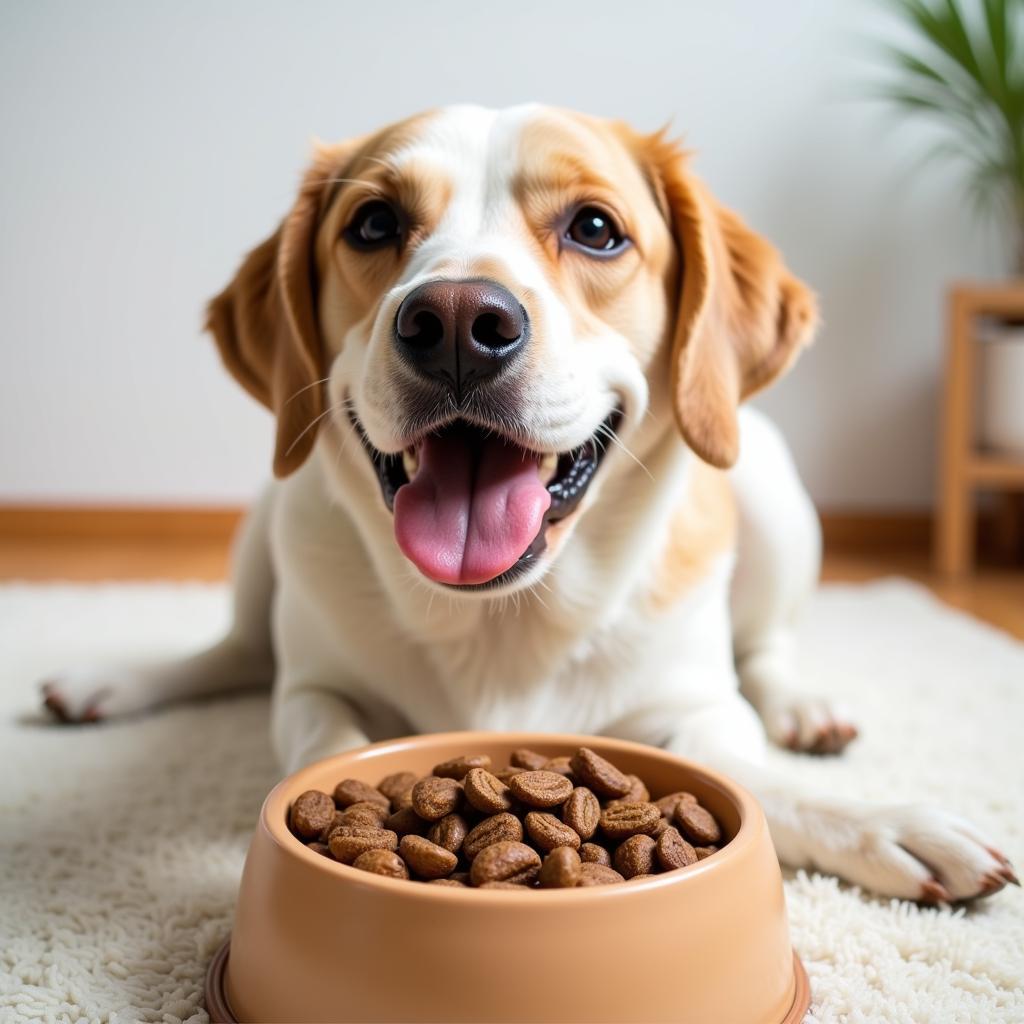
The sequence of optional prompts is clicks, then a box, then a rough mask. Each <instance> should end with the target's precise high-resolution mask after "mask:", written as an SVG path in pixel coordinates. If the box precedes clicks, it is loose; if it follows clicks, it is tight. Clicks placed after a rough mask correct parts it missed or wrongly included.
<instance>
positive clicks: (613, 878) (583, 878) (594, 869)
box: [576, 861, 625, 888]
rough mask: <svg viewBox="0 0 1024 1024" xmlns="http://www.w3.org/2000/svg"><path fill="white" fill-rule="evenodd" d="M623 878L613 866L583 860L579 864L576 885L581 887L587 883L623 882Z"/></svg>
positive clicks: (609, 883)
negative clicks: (578, 875)
mask: <svg viewBox="0 0 1024 1024" xmlns="http://www.w3.org/2000/svg"><path fill="white" fill-rule="evenodd" d="M624 881H625V879H624V878H623V877H622V875H620V874H619V873H618V871H616V870H615V869H614V868H609V867H606V866H605V865H604V864H594V863H591V862H589V861H584V862H583V864H581V865H580V880H579V881H578V882H577V883H576V885H577V887H579V888H583V887H585V886H589V885H611V884H612V883H613V882H624Z"/></svg>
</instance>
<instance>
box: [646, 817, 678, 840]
mask: <svg viewBox="0 0 1024 1024" xmlns="http://www.w3.org/2000/svg"><path fill="white" fill-rule="evenodd" d="M673 827H674V826H673V825H672V822H671V821H669V820H668V818H666V817H665V816H664V815H662V817H660V818H659V819H658V822H657V824H656V825H655V826H654V828H653V829H652V830H651V831H650V832H648V833H647V834H648V835H651V836H654V838H655V839H658V838H659V837H660V836H661V834H662V833H663V832H664V831H665V830H666V829H669V828H673Z"/></svg>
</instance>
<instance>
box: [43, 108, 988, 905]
mask: <svg viewBox="0 0 1024 1024" xmlns="http://www.w3.org/2000/svg"><path fill="white" fill-rule="evenodd" d="M534 112H535V108H516V109H514V110H512V111H511V112H500V113H494V112H488V111H481V110H479V109H477V108H454V109H453V110H451V111H449V112H446V113H444V114H442V115H440V116H439V117H438V118H437V119H436V120H435V121H434V122H432V123H431V124H430V125H429V126H428V130H427V131H425V132H424V134H423V136H422V138H420V139H419V140H418V141H417V142H416V143H415V144H414V153H415V157H416V159H417V161H426V162H428V163H430V164H432V165H435V166H437V167H439V168H442V169H444V172H445V173H446V174H447V175H448V176H449V179H450V180H451V182H452V184H453V198H452V201H451V204H450V207H449V208H448V210H447V211H446V214H445V216H444V219H443V221H442V223H441V224H440V225H439V226H438V228H437V230H436V231H435V232H434V233H433V234H432V236H431V237H430V238H429V239H428V240H426V241H425V242H424V244H423V245H422V246H421V247H420V249H419V250H418V251H417V252H416V253H415V255H414V256H413V258H411V259H410V261H409V263H408V265H407V266H406V268H405V270H404V272H403V274H402V277H401V279H400V280H399V281H398V282H397V283H396V284H395V285H394V286H393V288H392V289H391V290H390V292H389V293H388V295H387V296H385V298H384V300H383V301H382V302H381V304H380V307H379V311H378V313H377V315H376V318H375V321H374V323H372V324H370V325H360V329H361V330H364V328H365V330H364V333H363V334H362V335H361V336H358V337H353V333H354V332H353V331H350V332H349V334H348V336H345V337H338V336H336V335H334V334H332V325H331V324H330V323H329V322H325V323H324V325H323V326H324V331H325V334H326V335H327V341H328V345H329V348H330V349H331V351H332V352H335V353H338V355H337V358H336V359H335V360H334V363H333V366H332V367H331V372H330V380H329V394H330V398H331V401H332V402H333V403H335V405H336V406H337V408H338V410H343V408H344V400H345V398H346V396H347V395H348V396H351V399H352V401H353V404H354V407H355V410H356V412H357V414H358V416H359V418H360V420H361V422H362V423H363V424H364V426H365V429H366V431H367V433H368V435H369V437H370V439H371V440H372V441H373V443H374V444H375V445H376V446H377V447H378V448H380V449H382V450H385V451H398V450H400V449H401V448H402V447H403V446H404V445H405V443H407V442H406V441H405V439H404V438H403V436H402V425H401V420H400V418H399V415H398V411H397V410H396V402H395V401H394V400H393V392H392V384H391V382H392V381H393V380H394V377H395V374H396V373H397V372H399V371H398V369H397V368H396V365H395V357H394V353H393V346H392V345H391V344H390V324H391V321H392V319H393V317H394V313H395V310H396V309H397V307H398V305H399V304H400V302H401V300H402V298H403V297H404V296H405V295H406V294H408V293H409V291H410V290H411V289H412V288H414V287H416V286H417V285H418V284H419V283H421V282H422V281H424V280H427V279H429V278H431V277H435V276H438V275H439V274H454V275H455V276H460V275H467V274H472V273H473V270H474V266H475V264H476V263H477V262H478V261H479V260H480V259H481V258H483V257H487V258H489V259H491V260H497V261H499V263H500V265H501V266H502V267H503V271H504V276H505V278H506V279H507V280H508V281H514V282H517V284H518V286H519V288H520V289H521V290H522V292H524V293H528V294H529V296H530V301H531V303H532V304H533V308H534V309H535V310H536V311H537V313H538V317H537V319H538V322H540V323H542V324H543V325H544V329H545V330H546V331H548V332H549V335H548V340H550V338H551V332H555V333H557V335H558V342H559V343H558V344H557V345H555V344H547V345H546V347H545V348H544V364H543V374H542V375H541V376H540V377H539V378H537V379H536V380H534V381H532V382H531V385H532V386H531V388H530V390H529V393H528V397H527V399H526V401H525V402H524V407H523V409H522V418H521V423H520V427H521V431H522V437H523V438H524V439H525V441H526V443H529V445H530V447H533V448H536V449H538V450H547V451H561V450H565V449H567V448H569V447H572V446H573V445H576V444H579V443H581V442H582V441H583V440H585V439H586V438H587V437H589V436H590V435H591V433H593V431H594V430H595V427H596V426H597V424H599V423H600V422H601V420H602V419H603V418H604V417H605V416H606V415H607V413H608V411H609V410H610V408H611V407H612V405H613V403H614V400H615V396H619V398H620V399H621V400H622V401H623V402H624V405H625V409H626V414H627V415H626V419H625V422H624V425H623V429H622V431H621V434H622V438H623V440H624V442H625V443H626V444H628V445H629V446H630V447H631V448H632V449H633V450H634V451H635V452H636V453H638V454H639V456H640V460H639V461H638V460H636V459H633V458H631V457H630V455H629V454H628V453H627V452H626V451H624V450H621V449H619V448H615V449H613V450H612V451H610V453H609V455H608V456H607V458H606V460H605V463H604V465H603V466H602V468H601V470H600V471H599V474H598V478H597V479H596V480H595V482H594V484H593V486H592V488H591V490H590V491H589V492H588V495H587V499H586V502H585V506H584V508H583V510H582V513H581V514H579V515H577V516H576V517H575V522H574V525H573V527H572V529H571V535H570V536H568V537H566V538H565V539H564V540H563V541H562V542H561V544H560V546H559V549H558V551H557V557H555V558H553V559H552V558H547V559H545V560H543V561H542V564H541V565H540V566H539V568H538V569H536V570H534V571H533V572H532V573H531V574H530V575H529V576H528V577H527V578H526V579H525V580H522V581H519V582H518V583H517V584H516V585H514V586H512V587H509V588H506V590H505V591H504V592H490V593H461V592H455V591H453V590H450V589H443V588H441V587H439V586H437V585H434V584H432V583H429V582H427V581H425V580H424V579H423V578H421V577H419V576H418V574H417V573H416V571H415V570H414V569H413V567H412V566H411V565H410V564H409V563H408V562H407V561H406V560H405V558H404V556H403V555H402V554H401V553H400V551H399V549H398V547H397V545H396V544H395V542H394V538H393V535H392V530H393V526H392V521H391V516H390V513H388V512H387V510H386V509H385V508H384V506H383V504H382V502H381V500H380V495H379V491H378V488H377V482H376V479H375V477H374V474H373V472H372V471H371V467H370V463H369V460H368V459H367V457H366V454H365V453H364V451H363V450H362V448H361V445H360V443H359V441H358V439H356V438H355V437H354V435H353V430H352V427H351V425H350V424H349V422H348V419H347V416H346V415H345V414H344V413H343V412H340V411H339V413H338V414H337V415H332V416H330V417H328V418H327V419H326V420H325V422H324V425H323V427H322V429H321V432H320V435H319V438H318V441H317V445H316V447H315V449H314V453H313V456H312V457H311V458H310V459H309V460H307V462H306V463H305V464H304V465H303V466H302V467H301V468H300V469H298V470H297V471H296V472H295V473H294V474H293V475H292V476H290V477H289V478H287V479H286V480H284V481H283V482H276V483H274V484H271V485H270V486H269V487H268V488H267V490H266V491H265V493H264V494H263V496H262V498H261V499H260V501H259V502H258V504H257V506H256V508H255V510H254V512H253V514H252V517H251V519H250V523H249V526H248V527H247V529H246V530H245V532H244V533H243V535H242V537H241V540H240V544H239V550H238V557H237V568H236V574H237V580H236V583H237V587H236V589H237V594H238V600H237V606H236V617H235V626H234V628H233V630H232V633H231V635H230V636H229V637H228V638H226V639H225V640H224V641H223V642H222V643H221V644H220V645H218V647H216V648H215V649H214V650H213V651H212V652H208V653H207V654H205V655H201V656H199V657H198V658H196V659H192V660H190V661H189V662H188V663H185V664H184V665H177V666H173V667H171V668H166V667H165V668H162V669H159V670H146V671H126V672H122V673H114V674H111V673H110V672H109V671H108V672H105V673H99V674H97V673H93V672H85V673H83V672H72V673H67V674H65V675H63V676H61V677H59V678H58V679H56V680H55V681H54V682H53V683H52V684H51V688H50V691H49V693H50V694H51V697H55V698H56V699H57V700H58V701H59V702H62V704H63V707H64V709H65V712H66V713H67V714H68V716H69V717H76V716H79V715H81V714H82V713H83V711H86V710H87V709H90V708H91V709H92V710H93V711H95V712H96V713H98V714H101V715H113V714H120V713H126V712H131V711H137V710H140V709H142V708H145V707H148V706H152V705H153V704H156V703H160V702H163V701H166V700H170V699H180V698H183V697H188V696H196V695H205V694H208V693H212V692H219V691H223V690H225V689H230V688H235V687H238V686H242V685H246V684H249V683H253V682H262V681H265V680H267V679H269V678H270V676H271V675H273V679H274V698H273V699H274V711H273V738H274V743H275V747H276V750H277V752H278V755H279V758H280V760H281V763H282V765H283V766H284V767H285V768H286V769H287V770H288V771H292V770H295V769H296V768H298V767H300V766H302V765H304V764H307V763H309V762H311V761H314V760H317V759H319V758H322V757H326V756H328V755H331V754H334V753H337V752H338V751H341V750H344V749H347V748H349V747H352V746H355V745H358V744H361V743H365V742H366V741H367V740H375V739H380V738H384V737H387V736H394V735H398V734H402V733H408V732H431V731H436V730H449V729H460V728H466V729H527V730H538V731H559V732H562V731H564V732H580V733H603V734H608V735H615V736H623V737H628V738H631V739H636V740H641V741H644V742H648V743H652V744H660V745H665V746H667V747H668V748H670V749H672V750H675V751H677V752H679V753H680V754H684V755H687V756H690V757H694V758H697V759H699V760H702V761H705V762H707V763H709V764H712V765H716V766H718V767H720V768H722V769H723V770H725V771H728V772H730V773H732V774H734V775H735V776H736V777H738V778H739V779H740V780H741V781H743V782H744V783H746V784H747V785H748V786H749V787H750V788H752V789H753V790H754V791H755V792H756V793H757V795H758V796H759V797H760V798H761V799H762V801H763V802H764V805H765V808H766V811H767V813H768V816H769V821H770V824H771V827H772V832H773V836H774V838H775V841H776V843H777V846H778V850H779V853H780V857H781V858H782V859H783V860H784V861H786V862H787V863H789V864H790V865H793V866H813V867H819V868H821V869H823V870H827V871H831V872H835V873H836V874H839V875H841V876H843V877H845V878H847V879H850V880H851V881H854V882H858V883H860V884H862V885H865V886H867V887H870V888H873V889H876V890H878V891H880V892H883V893H889V894H891V895H894V896H901V897H908V898H916V897H919V896H921V895H922V892H923V888H922V887H923V886H925V885H926V884H928V883H930V882H931V881H932V880H934V879H938V880H939V881H940V882H941V884H942V885H943V886H944V887H945V890H946V892H947V893H948V895H949V896H950V897H951V898H954V899H963V898H967V897H970V896H973V895H976V894H978V893H980V892H982V891H983V890H984V889H986V887H990V886H991V884H992V881H993V879H994V878H996V877H997V874H998V872H999V871H1000V870H1001V869H1002V868H1003V867H1004V864H1003V862H1002V861H1001V859H1000V856H999V855H998V854H996V853H994V852H993V851H992V844H991V842H990V841H989V840H987V839H986V838H984V837H982V836H980V835H979V834H978V833H977V832H976V830H974V829H973V828H972V827H971V826H970V825H968V824H967V823H965V822H963V821H961V820H960V819H958V818H956V817H954V816H952V815H950V814H948V813H946V812H944V811H940V810H937V809H933V808H924V807H916V806H914V807H885V806H876V805H868V804H862V803H851V802H849V801H839V800H836V799H832V798H830V797H829V796H828V795H827V794H821V793H805V792H803V791H802V790H801V787H800V786H799V784H798V783H796V782H795V781H794V780H792V779H788V778H785V779H784V778H779V777H776V776H774V775H772V774H770V773H769V772H768V771H767V769H765V768H764V767H763V764H762V760H763V753H764V749H765V740H766V735H765V728H766V727H767V731H768V735H769V736H770V737H771V738H772V739H773V740H774V741H776V742H780V743H789V744H791V745H793V746H796V747H805V748H806V747H810V746H811V745H812V744H813V743H814V742H815V740H816V739H817V738H819V737H820V736H821V735H823V734H828V732H829V730H836V729H839V728H842V727H844V726H845V724H846V717H845V712H844V711H843V710H842V709H837V708H832V707H830V706H828V705H827V704H826V703H825V702H823V701H820V700H816V699H814V698H812V697H809V696H807V695H805V694H804V692H803V691H802V690H801V689H800V687H799V685H798V680H797V679H796V672H795V668H794V652H793V642H792V635H793V628H794V624H795V621H796V617H797V616H798V614H799V612H800V608H801V606H802V604H803V602H804V601H805V600H806V598H807V597H808V595H809V594H810V592H811V590H812V588H813V587H814V585H815V582H816V578H817V573H818V563H819V554H820V540H819V532H818V526H817V520H816V517H815V514H814V510H813V508H812V506H811V503H810V501H809V499H808V497H807V495H806V494H805V492H804V490H803V488H802V486H801V484H800V482H799V479H798V477H797V475H796V471H795V469H794V467H793V464H792V461H791V459H790V457H789V454H788V452H787V450H786V447H785V445H784V443H783V442H782V439H781V438H780V437H779V435H778V433H777V431H776V430H775V429H774V428H773V427H772V426H771V424H769V423H768V422H767V420H765V419H764V418H763V417H762V416H759V415H757V414H755V413H753V412H751V411H745V412H743V413H742V414H741V447H740V450H741V457H740V461H739V463H738V465H737V466H736V468H735V469H734V470H733V472H732V475H731V479H732V483H733V487H734V491H735V495H736V499H737V502H738V507H739V543H738V547H737V550H736V551H735V552H730V553H728V554H724V555H722V556H721V557H720V558H719V559H718V560H717V561H716V562H715V563H714V564H713V565H712V566H711V568H710V571H709V572H708V573H707V575H706V576H705V577H704V578H703V579H701V580H700V581H699V582H698V583H697V584H696V585H695V586H693V587H692V588H691V589H690V590H689V591H688V592H687V593H686V594H685V596H684V597H682V598H681V599H680V600H679V601H678V602H677V603H676V604H675V606H673V607H671V608H670V609H668V610H666V611H664V612H660V613H657V614H655V613H652V611H651V610H650V608H649V606H648V604H647V602H646V600H645V598H646V595H647V594H648V592H649V590H650V581H651V578H652V575H653V573H654V572H655V570H656V568H657V561H658V559H659V557H660V552H661V551H662V550H663V548H664V544H665V541H666V538H667V537H668V535H669V529H670V521H671V519H672V516H673V513H674V512H675V511H676V510H677V509H678V507H679V505H680V503H681V502H683V501H685V489H686V486H687V483H688V474H689V471H690V468H691V466H692V465H693V462H692V460H693V459H694V458H695V456H693V455H692V454H691V453H690V452H689V451H688V450H687V449H686V448H685V447H684V445H683V444H682V443H681V441H680V440H679V439H678V436H677V435H676V434H675V432H674V431H673V430H672V429H670V428H669V421H668V413H667V402H666V397H665V394H664V384H663V383H658V382H657V381H656V380H654V379H653V378H652V382H651V383H650V385H649V383H648V378H647V375H646V374H645V372H644V368H643V367H642V366H640V365H639V364H638V362H637V361H636V359H635V358H634V357H633V356H632V355H631V351H630V346H629V343H628V342H627V340H626V339H624V338H622V337H621V336H619V335H617V334H616V333H615V332H614V331H613V330H611V329H610V328H609V329H607V330H605V331H603V332H601V333H599V334H597V335H595V336H588V337H576V336H575V335H574V332H573V330H572V325H571V320H570V317H569V313H568V311H567V310H566V308H565V307H564V306H563V305H562V303H561V301H560V299H559V297H558V295H557V293H556V291H555V289H554V288H553V287H552V285H551V284H550V283H549V282H548V281H547V280H546V278H545V275H544V273H543V271H542V268H541V267H540V265H539V264H538V263H537V262H536V260H535V259H534V258H533V256H532V255H531V254H530V252H529V250H528V249H527V248H526V247H525V246H524V245H523V244H522V242H521V235H520V234H519V233H517V213H516V210H515V204H514V203H513V201H512V198H511V196H510V194H509V184H510V176H511V174H512V169H513V168H514V166H515V148H516V138H517V132H518V130H519V127H520V126H521V125H522V124H523V123H524V122H525V121H526V120H528V119H529V118H530V117H531V116H534ZM408 155H409V154H404V155H403V154H399V155H398V156H397V157H395V158H393V159H395V160H397V161H401V160H402V159H403V158H404V157H405V156H408ZM328 312H329V311H328ZM324 315H325V310H324V308H323V307H322V308H321V318H322V319H323V318H324ZM542 341H543V339H542ZM649 392H650V393H649ZM641 462H642V464H641ZM271 637H272V649H273V657H272V656H271V653H270V651H271V644H270V643H269V640H270V638H271ZM737 669H738V671H737ZM741 684H742V690H743V694H742V695H741V690H740V687H741ZM744 697H746V698H747V699H744ZM748 700H749V703H748ZM752 705H753V707H752ZM753 708H756V709H757V711H758V712H759V713H760V720H759V718H758V715H757V714H756V713H755V711H754V710H753ZM762 720H763V722H764V724H762Z"/></svg>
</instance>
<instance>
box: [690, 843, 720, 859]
mask: <svg viewBox="0 0 1024 1024" xmlns="http://www.w3.org/2000/svg"><path fill="white" fill-rule="evenodd" d="M693 852H694V853H695V854H697V860H704V858H705V857H710V856H711V854H713V853H718V847H717V846H695V847H694V848H693Z"/></svg>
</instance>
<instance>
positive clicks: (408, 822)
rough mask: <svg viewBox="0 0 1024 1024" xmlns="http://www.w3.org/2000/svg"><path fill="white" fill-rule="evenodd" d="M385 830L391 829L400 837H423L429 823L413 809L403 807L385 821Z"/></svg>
mask: <svg viewBox="0 0 1024 1024" xmlns="http://www.w3.org/2000/svg"><path fill="white" fill-rule="evenodd" d="M384 828H389V829H391V831H392V832H396V833H397V834H398V835H400V836H410V835H412V836H421V835H423V833H424V832H426V830H427V823H426V822H425V821H424V820H423V819H422V818H421V817H420V816H419V815H418V814H417V813H416V812H415V811H414V810H413V809H412V807H403V808H402V809H401V810H399V811H395V813H394V814H392V815H391V817H389V818H386V819H385V820H384Z"/></svg>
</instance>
